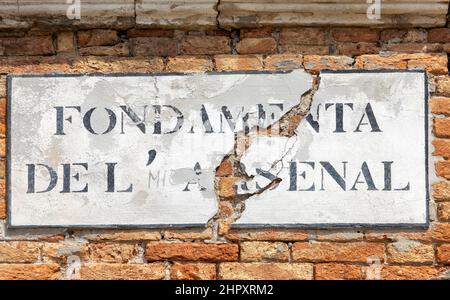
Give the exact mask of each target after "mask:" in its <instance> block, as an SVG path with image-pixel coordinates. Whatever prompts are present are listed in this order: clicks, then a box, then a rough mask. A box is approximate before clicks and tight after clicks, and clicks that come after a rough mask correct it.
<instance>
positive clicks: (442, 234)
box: [429, 223, 450, 242]
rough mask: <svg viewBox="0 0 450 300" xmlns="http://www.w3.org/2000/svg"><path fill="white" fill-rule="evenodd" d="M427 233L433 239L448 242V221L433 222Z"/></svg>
mask: <svg viewBox="0 0 450 300" xmlns="http://www.w3.org/2000/svg"><path fill="white" fill-rule="evenodd" d="M429 235H430V237H431V239H432V240H434V241H440V242H450V223H433V224H432V225H431V227H430V232H429Z"/></svg>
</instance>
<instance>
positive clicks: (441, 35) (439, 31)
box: [428, 28, 450, 43]
mask: <svg viewBox="0 0 450 300" xmlns="http://www.w3.org/2000/svg"><path fill="white" fill-rule="evenodd" d="M428 42H431V43H449V42H450V28H433V29H430V30H429V31H428Z"/></svg>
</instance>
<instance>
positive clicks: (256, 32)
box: [239, 27, 274, 39]
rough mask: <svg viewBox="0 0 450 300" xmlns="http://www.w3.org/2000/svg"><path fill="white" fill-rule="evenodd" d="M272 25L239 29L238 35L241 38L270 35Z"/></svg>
mask: <svg viewBox="0 0 450 300" xmlns="http://www.w3.org/2000/svg"><path fill="white" fill-rule="evenodd" d="M273 31H274V30H273V28H272V27H261V28H249V29H241V30H240V32H239V33H240V37H241V39H243V38H263V37H271V36H272V33H273Z"/></svg>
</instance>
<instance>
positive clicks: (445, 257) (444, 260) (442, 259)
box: [436, 244, 450, 265]
mask: <svg viewBox="0 0 450 300" xmlns="http://www.w3.org/2000/svg"><path fill="white" fill-rule="evenodd" d="M436 257H437V260H438V262H439V263H441V264H444V265H450V244H444V245H440V246H438V247H437V251H436Z"/></svg>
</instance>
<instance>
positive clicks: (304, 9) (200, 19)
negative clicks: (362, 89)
mask: <svg viewBox="0 0 450 300" xmlns="http://www.w3.org/2000/svg"><path fill="white" fill-rule="evenodd" d="M73 3H76V1H73ZM73 3H72V2H70V1H69V3H67V1H66V0H44V1H40V0H5V1H2V2H1V3H0V16H1V18H0V29H1V28H17V27H32V26H45V25H47V26H49V25H60V26H81V27H83V26H84V27H89V26H101V25H103V26H110V27H118V28H126V27H133V26H135V25H136V26H138V27H155V28H156V27H164V28H180V29H183V28H211V27H215V28H217V27H218V28H225V29H231V28H246V27H260V26H277V27H283V26H325V25H334V26H372V27H373V26H375V27H436V26H443V25H445V23H446V15H447V13H448V4H449V0H418V1H406V0H384V1H382V4H381V11H380V13H381V14H380V18H379V19H376V18H368V17H367V14H366V12H367V10H368V9H369V6H370V5H371V4H367V2H366V0H346V1H338V0H330V1H322V0H312V1H307V0H297V1H294V0H221V1H218V0H193V1H169V0H81V1H80V4H81V5H80V6H79V8H78V9H79V12H80V16H81V19H79V20H78V19H70V18H68V17H67V11H68V10H72V7H73V8H75V7H74V6H73V5H75V4H73Z"/></svg>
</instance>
